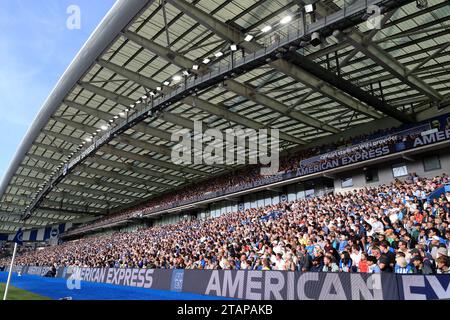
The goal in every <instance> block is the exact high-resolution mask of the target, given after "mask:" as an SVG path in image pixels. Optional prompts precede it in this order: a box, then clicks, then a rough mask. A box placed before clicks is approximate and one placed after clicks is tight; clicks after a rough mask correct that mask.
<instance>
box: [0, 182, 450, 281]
mask: <svg viewBox="0 0 450 320" xmlns="http://www.w3.org/2000/svg"><path fill="white" fill-rule="evenodd" d="M448 183H450V177H449V176H448V175H446V174H443V175H441V176H436V177H435V178H432V179H426V178H420V177H418V176H417V175H416V176H413V177H411V178H410V179H407V180H405V181H400V180H397V179H396V180H395V181H393V182H392V183H391V184H389V185H381V186H377V187H365V188H363V189H360V190H353V191H350V192H346V193H342V194H341V193H338V194H328V195H326V196H323V197H314V198H310V199H304V200H298V201H293V202H281V203H279V204H275V205H270V206H266V207H261V208H251V209H247V210H244V211H238V212H233V213H228V214H224V215H221V216H219V217H217V218H209V219H204V220H200V219H198V220H197V219H195V220H185V221H181V222H179V223H177V224H172V225H164V226H158V227H151V228H144V229H139V230H137V231H133V232H123V233H113V234H109V235H102V236H96V237H89V238H83V239H80V240H77V241H72V242H67V243H64V244H62V245H58V246H53V247H46V248H44V249H43V250H40V251H34V252H27V253H25V254H22V255H19V256H18V257H17V260H16V261H17V264H19V265H38V266H48V265H54V266H56V267H60V266H79V267H112V268H126V267H129V268H170V269H172V268H182V269H251V270H290V271H311V272H369V273H378V272H395V273H400V274H405V273H417V274H432V273H433V274H434V273H441V274H448V273H449V260H448V255H449V249H450V229H449V225H448V223H449V220H450V192H447V193H443V194H441V195H440V196H439V197H438V198H435V199H433V200H432V201H427V197H428V196H429V195H430V193H431V192H433V191H434V190H436V189H438V188H441V187H442V186H443V185H445V184H448ZM7 263H8V261H6V260H3V261H0V265H2V264H7Z"/></svg>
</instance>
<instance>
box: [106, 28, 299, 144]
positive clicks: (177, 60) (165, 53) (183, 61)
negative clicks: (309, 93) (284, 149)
mask: <svg viewBox="0 0 450 320" xmlns="http://www.w3.org/2000/svg"><path fill="white" fill-rule="evenodd" d="M124 35H125V36H126V37H128V39H130V40H132V41H133V42H136V43H137V44H139V45H140V46H142V47H143V48H145V49H147V50H149V51H151V52H152V53H154V54H156V55H158V56H160V57H162V58H163V59H167V61H169V62H171V63H173V64H175V65H177V66H179V67H180V68H184V69H188V70H191V69H192V66H193V65H194V64H196V62H194V61H192V60H191V59H189V58H186V57H184V56H183V55H182V54H180V53H178V52H175V51H173V50H170V49H168V48H166V47H163V46H161V45H159V44H157V43H155V42H153V41H151V40H148V39H145V38H144V37H142V36H140V35H138V34H136V33H133V32H131V31H127V32H125V33H124ZM119 68H120V67H119ZM114 71H116V72H117V73H120V71H121V70H120V69H118V68H116V70H114ZM196 71H199V72H198V73H203V72H206V71H208V68H207V67H206V66H205V65H203V64H201V65H200V68H199V70H193V72H196ZM122 75H124V76H125V74H123V73H122ZM130 79H131V78H130ZM136 80H139V79H136ZM138 83H139V82H138ZM140 84H142V85H144V84H143V83H140ZM159 86H161V85H159ZM150 88H152V89H154V88H155V86H154V87H150ZM188 100H189V97H188V98H186V99H185V101H188ZM198 100H200V99H198ZM203 101H204V100H203ZM186 103H187V104H189V102H186ZM201 103H202V100H200V101H199V104H201ZM205 104H208V105H209V106H212V104H210V103H209V102H207V101H204V104H202V106H204V105H205ZM199 109H202V108H199ZM207 109H211V110H215V111H216V113H217V111H218V109H219V108H218V107H217V108H211V107H208V108H207ZM207 109H202V110H204V111H207V112H209V111H208V110H207ZM222 109H224V108H222ZM223 111H225V110H223ZM223 111H219V114H220V116H224V115H227V116H228V118H230V117H231V118H233V119H234V122H236V123H239V124H242V125H245V126H247V127H249V128H253V129H260V128H263V127H264V126H263V125H262V124H259V123H258V122H256V121H254V120H251V119H248V118H246V117H245V116H242V115H238V114H235V113H234V112H232V111H230V110H226V112H223ZM213 114H214V112H213ZM237 119H239V121H236V120H237ZM244 123H246V124H244ZM280 138H281V139H283V140H286V141H290V142H293V143H296V144H304V143H306V142H305V141H303V140H301V139H297V138H295V137H292V136H289V135H287V134H285V133H280Z"/></svg>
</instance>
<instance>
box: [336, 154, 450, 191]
mask: <svg viewBox="0 0 450 320" xmlns="http://www.w3.org/2000/svg"><path fill="white" fill-rule="evenodd" d="M433 164H434V165H435V166H433ZM403 166H404V167H405V168H406V171H404V173H406V175H401V176H398V177H395V176H394V168H399V170H397V171H401V170H402V169H401V168H400V167H403ZM366 169H367V170H366V171H372V170H374V171H376V172H377V175H378V180H377V181H372V182H368V181H366V175H365V172H364V168H359V169H355V170H349V171H345V172H342V173H339V174H338V175H337V176H336V178H335V179H334V190H335V192H346V191H350V190H353V189H359V188H363V187H366V186H368V187H370V186H378V185H382V184H388V183H391V182H392V181H393V180H394V179H395V178H398V179H400V180H404V179H405V178H406V176H407V175H408V174H412V173H416V174H417V175H418V176H419V177H422V178H423V177H424V178H432V177H435V176H437V175H441V174H442V173H447V174H448V173H450V151H449V150H445V149H443V150H438V151H433V152H427V153H423V154H417V155H413V156H411V157H405V158H401V157H400V158H397V159H395V160H391V161H388V162H384V163H380V164H376V165H372V166H368V167H366ZM347 179H352V183H351V185H348V186H345V183H344V181H348V180H347ZM343 183H344V185H343Z"/></svg>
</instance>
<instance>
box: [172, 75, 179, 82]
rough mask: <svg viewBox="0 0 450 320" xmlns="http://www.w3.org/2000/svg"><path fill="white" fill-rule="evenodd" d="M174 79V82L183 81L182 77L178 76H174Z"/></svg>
mask: <svg viewBox="0 0 450 320" xmlns="http://www.w3.org/2000/svg"><path fill="white" fill-rule="evenodd" d="M172 79H173V81H180V80H181V76H180V75H178V74H176V75H174V76H173V78H172Z"/></svg>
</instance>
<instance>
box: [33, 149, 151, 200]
mask: <svg viewBox="0 0 450 320" xmlns="http://www.w3.org/2000/svg"><path fill="white" fill-rule="evenodd" d="M36 145H38V146H39V147H41V148H43V149H48V150H51V151H53V152H56V153H60V154H63V155H64V153H63V152H65V151H67V150H65V149H61V148H57V147H52V146H47V145H43V144H36ZM67 152H68V151H67ZM30 169H31V170H32V168H30ZM46 171H47V172H46V173H45V174H51V173H52V172H51V171H50V170H46ZM77 171H78V172H80V173H81V172H85V173H89V174H94V175H98V176H100V177H109V178H113V179H116V180H119V181H124V180H121V176H120V175H117V174H111V173H108V172H107V171H103V170H98V169H94V168H90V167H87V166H85V165H81V166H79V167H77ZM41 172H42V171H41ZM43 173H44V172H43ZM68 178H69V179H71V180H76V181H80V182H85V183H86V180H85V178H83V177H80V176H79V175H70V176H68ZM92 181H94V182H95V183H96V184H97V185H99V186H102V187H108V188H112V189H116V190H124V191H127V192H135V193H148V190H147V189H141V188H133V187H128V186H124V185H122V184H112V186H111V185H110V184H109V183H106V182H102V181H100V180H99V179H93V180H92ZM124 182H125V181H124ZM136 182H137V181H135V180H133V182H132V183H136ZM91 184H92V183H91ZM139 184H142V182H139ZM138 190H139V192H138Z"/></svg>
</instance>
